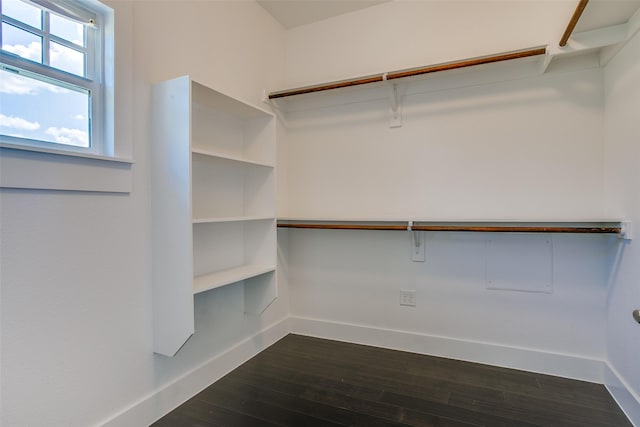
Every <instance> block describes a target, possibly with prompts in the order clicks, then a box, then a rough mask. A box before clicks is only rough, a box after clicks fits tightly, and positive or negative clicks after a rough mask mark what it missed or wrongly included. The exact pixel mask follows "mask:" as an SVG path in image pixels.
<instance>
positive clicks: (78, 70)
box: [49, 42, 84, 77]
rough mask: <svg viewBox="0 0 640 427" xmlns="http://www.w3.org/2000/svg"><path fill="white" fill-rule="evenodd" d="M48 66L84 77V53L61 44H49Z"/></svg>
mask: <svg viewBox="0 0 640 427" xmlns="http://www.w3.org/2000/svg"><path fill="white" fill-rule="evenodd" d="M49 65H51V66H52V67H54V68H58V69H60V70H62V71H66V72H69V73H73V74H76V75H78V76H83V77H84V53H82V52H78V51H77V50H75V49H71V48H68V47H66V46H62V45H61V44H58V43H54V42H51V50H50V51H49Z"/></svg>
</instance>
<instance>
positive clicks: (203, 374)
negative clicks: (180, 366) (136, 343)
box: [99, 318, 290, 427]
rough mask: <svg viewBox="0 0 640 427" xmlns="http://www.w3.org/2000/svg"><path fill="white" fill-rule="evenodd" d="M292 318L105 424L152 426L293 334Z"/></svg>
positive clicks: (216, 357) (206, 363) (203, 365)
mask: <svg viewBox="0 0 640 427" xmlns="http://www.w3.org/2000/svg"><path fill="white" fill-rule="evenodd" d="M289 329H290V328H289V319H288V318H285V319H282V320H280V321H278V322H276V323H274V324H272V325H270V326H268V327H266V328H265V329H263V330H262V331H260V332H259V333H257V334H255V335H253V336H251V337H249V338H247V339H245V340H243V341H241V342H240V343H238V344H236V345H235V346H233V347H231V348H230V349H228V350H227V351H225V352H224V353H222V354H219V355H217V356H215V357H213V358H211V359H209V360H207V361H206V362H205V363H203V364H201V365H200V366H198V367H196V368H194V369H192V370H191V371H189V372H187V373H186V374H184V375H183V376H181V377H180V378H178V379H176V380H175V381H173V382H171V383H170V384H168V385H166V386H165V387H163V388H161V389H159V390H156V391H155V392H153V393H152V394H150V395H148V396H146V397H144V398H142V399H140V400H139V401H137V402H136V403H134V404H132V405H130V406H129V407H128V408H126V409H124V410H122V411H121V412H119V413H118V414H116V415H114V416H112V417H110V418H109V419H108V420H106V421H104V422H102V423H100V424H99V425H100V426H104V427H140V426H148V425H150V424H151V423H153V422H155V421H156V420H158V419H159V418H161V417H162V416H164V415H165V414H167V413H169V412H170V411H171V410H173V409H174V408H176V407H177V406H179V405H181V404H182V403H184V402H185V401H187V400H188V399H190V398H191V397H193V396H194V395H195V394H197V393H198V392H200V391H202V390H203V389H205V388H206V387H207V386H209V385H210V384H212V383H213V382H215V381H217V380H218V379H220V378H222V377H223V376H225V375H226V374H228V373H229V372H231V371H232V370H234V369H235V368H237V367H238V366H240V365H242V364H243V363H244V362H246V361H247V360H249V359H251V358H252V357H253V356H255V355H256V354H258V353H260V352H261V351H262V350H264V349H266V348H267V347H269V346H270V345H272V344H274V343H275V342H276V341H278V340H280V339H281V338H283V337H285V336H286V335H287V334H288V333H289Z"/></svg>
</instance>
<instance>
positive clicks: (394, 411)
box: [153, 335, 631, 427]
mask: <svg viewBox="0 0 640 427" xmlns="http://www.w3.org/2000/svg"><path fill="white" fill-rule="evenodd" d="M175 426H179V427H206V426H232V427H235V426H294V427H306V426H366V427H376V426H439V427H473V426H490V427H503V426H522V427H531V426H561V427H574V426H575V427H590V426H593V427H595V426H598V427H600V426H608V427H626V426H631V423H630V422H629V421H628V420H627V419H626V418H625V416H624V414H623V413H622V412H621V411H620V409H619V408H618V406H617V405H616V404H615V402H614V401H613V399H612V398H611V397H610V395H609V393H608V392H607V391H606V389H605V388H604V386H602V385H599V384H593V383H588V382H582V381H574V380H568V379H564V378H559V377H552V376H548V375H541V374H535V373H530V372H524V371H518V370H513V369H504V368H498V367H494V366H488V365H481V364H477V363H469V362H461V361H456V360H451V359H443V358H438V357H432V356H423V355H418V354H413V353H406V352H401V351H395V350H387V349H381V348H376V347H369V346H363V345H356V344H348V343H342V342H337V341H330V340H324V339H318V338H311V337H305V336H301V335H288V336H286V337H285V338H283V339H282V340H280V341H279V342H277V343H276V344H274V345H273V346H271V347H270V348H268V349H266V350H265V351H263V352H262V353H260V354H259V355H257V356H256V357H254V358H253V359H251V360H249V361H248V362H247V363H245V364H243V365H242V366H240V367H239V368H238V369H236V370H234V371H233V372H231V373H230V374H228V375H227V376H225V377H223V378H221V379H220V380H219V381H217V382H216V383H214V384H213V385H211V386H210V387H208V388H206V389H205V390H204V391H202V392H201V393H199V394H197V395H196V396H194V397H193V398H192V399H190V400H188V401H187V402H185V403H184V404H183V405H181V406H180V407H178V408H176V409H175V410H174V411H172V412H171V413H169V414H167V415H166V416H165V417H163V418H161V419H160V420H158V421H157V422H156V423H154V424H153V427H175Z"/></svg>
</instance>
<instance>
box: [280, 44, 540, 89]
mask: <svg viewBox="0 0 640 427" xmlns="http://www.w3.org/2000/svg"><path fill="white" fill-rule="evenodd" d="M546 51H547V49H546V48H544V47H540V48H533V49H527V50H521V51H517V52H509V53H500V54H496V55H492V56H483V57H479V58H471V59H464V60H462V61H456V62H448V63H444V64H437V65H430V66H427V67H422V68H413V69H410V70H399V71H391V72H388V73H383V74H376V75H373V76H368V77H358V78H355V79H351V80H342V81H339V82H332V83H324V84H320V85H316V86H307V87H303V88H299V89H291V90H283V91H278V92H271V93H270V94H269V99H277V98H284V97H288V96H294V95H302V94H305V93H313V92H322V91H326V90H332V89H339V88H345V87H350V86H359V85H364V84H369V83H377V82H383V81H385V80H394V79H401V78H405V77H413V76H420V75H423V74H430V73H437V72H441V71H449V70H455V69H458V68H467V67H474V66H476V65H483V64H491V63H494V62H502V61H510V60H512V59H519V58H527V57H530V56H537V55H544V54H545V53H546Z"/></svg>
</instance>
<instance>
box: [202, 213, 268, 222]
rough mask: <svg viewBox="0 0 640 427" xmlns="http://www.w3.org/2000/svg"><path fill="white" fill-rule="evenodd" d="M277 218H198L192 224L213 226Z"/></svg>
mask: <svg viewBox="0 0 640 427" xmlns="http://www.w3.org/2000/svg"><path fill="white" fill-rule="evenodd" d="M275 219H276V218H275V217H273V216H259V215H254V216H228V217H220V218H197V219H194V220H193V221H192V222H193V223H194V224H212V223H219V222H242V221H274V220H275Z"/></svg>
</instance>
